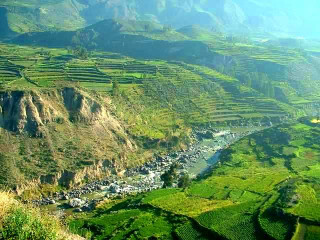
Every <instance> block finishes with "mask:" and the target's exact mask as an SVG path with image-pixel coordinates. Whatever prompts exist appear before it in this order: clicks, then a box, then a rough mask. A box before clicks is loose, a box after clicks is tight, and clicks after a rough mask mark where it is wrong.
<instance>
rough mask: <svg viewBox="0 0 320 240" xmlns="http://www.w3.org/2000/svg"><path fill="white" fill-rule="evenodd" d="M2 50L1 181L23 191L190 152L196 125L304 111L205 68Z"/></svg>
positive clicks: (253, 121)
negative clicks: (176, 151) (156, 156)
mask: <svg viewBox="0 0 320 240" xmlns="http://www.w3.org/2000/svg"><path fill="white" fill-rule="evenodd" d="M2 46H3V47H2V48H1V49H2V51H1V53H0V55H1V56H0V57H1V61H0V64H1V65H0V71H1V75H0V76H1V81H2V82H1V88H2V90H1V94H0V95H1V101H0V106H1V117H0V126H1V139H0V148H1V149H3V151H2V155H1V164H2V166H3V167H4V168H5V169H8V170H9V171H7V172H6V173H5V174H4V175H3V178H2V180H1V184H4V185H9V186H12V187H15V186H16V187H18V188H17V190H18V192H19V193H21V192H22V191H23V190H25V189H28V187H30V184H29V185H28V184H25V183H28V182H31V181H33V182H34V184H40V183H42V184H46V183H50V184H53V185H55V186H57V184H59V185H62V186H66V187H70V186H74V185H79V184H82V183H84V182H86V181H88V180H90V179H93V178H101V177H103V176H105V175H108V174H110V173H121V172H122V171H123V170H125V169H126V168H128V167H133V166H137V165H140V164H142V163H143V162H146V161H149V160H150V159H151V158H152V156H153V155H154V154H157V153H161V152H168V151H172V150H173V149H181V148H185V147H186V144H188V143H189V142H190V139H189V136H190V134H191V129H192V128H194V127H196V126H207V125H211V126H226V125H229V126H231V125H235V126H239V125H248V124H249V125H256V126H259V125H269V124H272V123H273V124H274V123H279V122H281V121H284V120H285V119H288V118H289V117H290V118H295V117H296V116H299V115H301V114H303V113H301V112H300V111H299V110H298V109H296V108H295V107H294V106H290V105H289V104H287V103H283V102H280V101H277V100H275V99H272V98H269V97H267V96H265V95H263V94H262V93H260V92H258V91H256V90H254V89H252V88H249V87H246V86H243V84H241V82H240V81H239V80H237V79H235V78H232V77H230V76H227V75H224V74H221V73H219V72H217V71H215V70H213V69H209V68H207V67H202V66H197V65H192V64H186V63H183V62H177V61H164V60H139V59H134V58H129V57H125V56H122V55H120V54H115V53H108V52H92V53H91V56H90V57H89V58H87V59H79V58H77V57H76V55H73V54H72V53H70V51H67V50H64V49H46V48H34V47H32V48H31V47H19V46H15V45H2ZM112 82H113V83H114V84H112ZM116 82H117V83H118V84H117V86H116V87H115V83H116ZM253 99H254V101H253ZM44 147H45V148H46V149H47V150H46V151H42V150H41V149H42V148H44ZM5 149H12V151H10V152H7V151H5ZM13 159H15V161H13ZM22 183H23V184H22ZM34 184H31V187H32V186H34ZM53 190H54V189H53ZM41 191H42V190H40V192H41ZM34 194H36V196H37V195H39V194H40V193H39V192H38V193H34ZM31 195H32V194H31Z"/></svg>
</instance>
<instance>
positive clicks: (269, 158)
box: [71, 118, 320, 240]
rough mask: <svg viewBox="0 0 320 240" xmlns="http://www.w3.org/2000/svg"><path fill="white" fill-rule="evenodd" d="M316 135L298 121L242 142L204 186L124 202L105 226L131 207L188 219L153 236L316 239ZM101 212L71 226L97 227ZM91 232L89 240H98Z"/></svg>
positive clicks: (319, 190)
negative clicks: (305, 165) (302, 165)
mask: <svg viewBox="0 0 320 240" xmlns="http://www.w3.org/2000/svg"><path fill="white" fill-rule="evenodd" d="M302 128H303V129H304V131H303V134H302V132H301V129H302ZM319 132H320V128H319V125H317V124H314V123H311V120H310V119H308V118H303V119H301V120H300V121H299V122H298V123H293V124H284V125H281V126H279V127H275V128H271V129H267V130H264V131H262V132H260V133H256V134H253V135H251V136H249V137H246V138H244V139H242V140H240V141H239V142H238V143H235V144H234V145H232V146H231V147H230V148H229V149H226V150H224V152H223V153H222V157H221V162H222V164H221V165H220V166H216V167H215V168H214V169H213V172H212V173H210V174H208V175H207V176H206V177H205V178H203V179H201V180H198V181H196V182H194V183H193V184H192V185H191V186H190V187H188V188H187V189H185V190H182V189H163V190H157V191H153V192H151V193H148V194H145V195H139V196H136V197H133V198H130V199H129V200H127V201H129V202H130V203H131V204H129V202H122V203H121V204H122V205H119V204H118V205H116V206H118V207H119V210H118V212H117V213H116V212H113V213H112V215H111V216H110V215H106V217H108V220H106V221H105V224H106V226H108V228H109V226H112V224H113V221H114V220H112V218H113V217H112V216H114V217H117V218H121V217H123V216H124V214H125V213H126V211H128V209H127V206H134V209H135V210H134V211H145V210H144V209H149V210H152V211H161V212H165V213H167V214H171V216H172V217H171V219H175V218H181V217H185V219H186V222H179V224H177V225H175V224H172V223H166V224H164V223H162V224H163V225H162V226H161V227H159V228H158V229H159V231H161V229H164V228H165V227H166V226H167V227H168V226H171V227H172V228H171V229H170V231H169V228H168V229H167V230H168V231H169V232H170V233H171V234H173V235H172V236H177V237H178V238H179V239H198V238H200V239H214V238H215V237H216V238H218V239H239V240H240V239H277V240H282V239H291V238H293V239H295V240H297V239H317V237H318V236H319V229H318V227H316V226H317V225H318V224H319V223H320V219H319V216H320V214H319V212H318V209H320V208H319V206H318V205H319V199H320V185H319V181H318V179H317V178H316V177H315V176H317V174H315V173H314V171H315V169H317V167H318V165H319V164H320V162H319V160H317V161H312V160H311V161H310V159H312V158H311V155H310V154H308V153H309V152H310V150H312V152H313V153H314V154H318V153H320V142H316V141H314V139H313V138H312V136H313V137H314V136H315V135H316V134H317V136H318V137H319ZM297 161H299V162H301V163H308V168H307V169H305V168H293V167H291V164H292V163H293V162H297ZM133 202H134V203H135V204H132V203H133ZM108 204H110V203H108ZM108 204H107V205H106V208H107V209H108ZM103 206H104V204H102V206H101V207H100V208H98V209H97V210H96V211H97V213H92V214H93V215H92V214H91V215H90V214H89V215H90V216H89V217H88V216H87V217H88V218H87V220H84V219H85V218H83V217H81V216H78V217H77V216H75V218H76V219H74V220H71V224H75V223H79V222H82V223H83V224H86V226H87V225H88V224H89V223H90V224H93V226H96V225H98V226H100V225H99V224H98V223H97V224H96V223H95V221H99V219H100V218H101V214H102V215H103V214H108V213H109V212H110V210H106V209H105V208H103ZM123 211H124V212H123ZM130 211H131V210H130ZM95 214H96V215H95ZM127 214H129V213H127ZM139 214H140V213H139ZM138 216H140V215H138ZM109 218H110V219H109ZM125 219H126V221H129V219H130V217H126V218H125ZM83 221H84V222H83ZM155 221H157V220H156V219H155ZM180 223H181V225H180ZM90 224H89V225H90ZM167 224H168V225H167ZM91 226H92V225H91ZM149 228H152V227H151V226H145V225H143V224H142V223H140V225H137V226H136V229H135V230H134V231H133V232H135V231H137V232H138V231H141V230H139V229H145V230H146V231H147V232H149V234H148V235H145V237H152V236H153V237H157V236H158V235H157V234H158V233H155V234H152V233H151V232H150V231H149V230H148V229H149ZM94 229H95V228H91V231H90V232H91V233H90V234H93V235H92V236H93V237H97V236H99V231H96V230H94ZM129 229H131V228H129V227H128V229H126V228H125V231H129ZM121 232H122V231H121ZM121 232H119V234H122V233H121ZM97 234H98V235H97ZM118 236H119V237H120V236H122V235H118V233H117V232H116V233H115V235H114V238H115V239H117V238H118ZM166 237H168V236H166ZM120 238H121V237H120ZM164 238H165V237H164V235H162V237H160V239H164ZM168 239H170V238H169V237H168Z"/></svg>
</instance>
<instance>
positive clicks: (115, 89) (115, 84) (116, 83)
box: [112, 80, 120, 96]
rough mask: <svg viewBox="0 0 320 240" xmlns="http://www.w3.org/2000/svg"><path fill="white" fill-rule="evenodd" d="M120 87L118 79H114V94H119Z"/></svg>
mask: <svg viewBox="0 0 320 240" xmlns="http://www.w3.org/2000/svg"><path fill="white" fill-rule="evenodd" d="M119 93H120V88H119V83H118V81H117V80H113V81H112V96H119Z"/></svg>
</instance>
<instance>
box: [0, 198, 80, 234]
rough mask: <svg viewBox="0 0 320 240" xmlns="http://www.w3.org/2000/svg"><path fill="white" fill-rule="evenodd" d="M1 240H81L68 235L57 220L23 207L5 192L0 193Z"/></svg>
mask: <svg viewBox="0 0 320 240" xmlns="http://www.w3.org/2000/svg"><path fill="white" fill-rule="evenodd" d="M0 238H1V239H21V240H28V239H48V240H49V239H50V240H59V239H61V240H62V239H68V240H81V239H83V238H81V237H80V236H77V235H72V234H70V233H69V232H68V231H67V230H66V228H65V227H64V226H63V225H62V224H61V223H60V222H59V220H58V219H57V218H55V217H53V216H50V215H48V214H47V213H44V212H41V213H40V211H39V210H38V209H35V208H32V207H30V206H24V205H22V204H20V203H19V202H18V201H16V200H15V199H14V196H13V195H11V194H8V193H6V192H0Z"/></svg>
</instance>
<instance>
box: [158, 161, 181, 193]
mask: <svg viewBox="0 0 320 240" xmlns="http://www.w3.org/2000/svg"><path fill="white" fill-rule="evenodd" d="M178 166H179V165H178V164H177V163H173V164H172V165H171V166H170V168H169V170H168V171H166V172H165V173H164V174H162V175H161V177H160V178H161V180H162V181H163V188H166V187H172V185H173V182H174V180H175V179H176V178H177V168H178Z"/></svg>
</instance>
